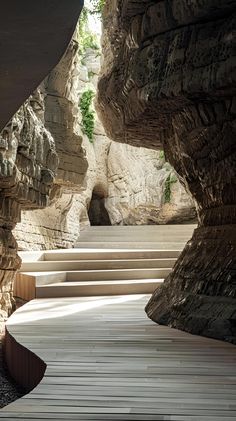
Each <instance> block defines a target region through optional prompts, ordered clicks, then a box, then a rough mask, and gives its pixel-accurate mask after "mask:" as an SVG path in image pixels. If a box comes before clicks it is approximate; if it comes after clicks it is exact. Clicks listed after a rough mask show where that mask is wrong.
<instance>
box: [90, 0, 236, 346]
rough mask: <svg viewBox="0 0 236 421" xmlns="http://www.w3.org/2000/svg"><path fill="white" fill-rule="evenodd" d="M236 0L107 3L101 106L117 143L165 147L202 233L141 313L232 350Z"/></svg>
mask: <svg viewBox="0 0 236 421" xmlns="http://www.w3.org/2000/svg"><path fill="white" fill-rule="evenodd" d="M235 10H236V2H235V1H231V0H226V1H225V0H224V1H223V0H217V1H215V0H214V1H213V0H210V1H209V0H191V1H189V2H186V1H184V0H178V1H171V2H170V1H165V0H163V1H159V2H155V3H154V2H152V1H149V0H145V1H144V0H135V1H134V0H125V1H120V0H111V1H109V2H107V3H106V6H105V10H104V37H103V50H104V57H105V60H104V62H103V66H102V76H101V80H100V82H99V85H98V86H99V95H98V107H99V113H100V118H101V120H102V122H103V125H104V127H105V129H106V133H107V134H108V136H109V137H111V138H112V139H113V140H115V141H118V142H123V143H128V144H131V145H137V146H145V147H147V148H152V149H156V150H158V149H162V148H163V149H164V153H165V156H166V158H167V160H168V161H169V162H170V164H171V165H172V166H173V167H174V168H175V170H176V172H177V173H178V175H179V178H180V180H181V182H182V183H183V184H184V185H185V186H186V188H187V189H188V191H190V193H191V195H192V197H193V198H194V201H195V203H196V206H197V213H198V221H199V226H198V228H197V229H196V230H195V232H194V234H193V237H192V239H191V240H190V241H189V242H188V244H187V245H186V247H185V249H184V251H183V253H182V254H181V256H180V258H179V260H178V261H177V263H176V265H175V267H174V269H173V271H172V273H171V274H170V275H169V276H168V278H167V279H166V280H165V282H164V285H163V286H162V287H160V288H158V290H157V291H156V292H155V293H154V295H153V297H152V298H151V300H150V302H149V303H148V305H147V307H146V311H147V314H148V316H149V317H151V318H152V319H153V320H155V321H156V322H158V323H163V324H168V325H170V326H173V327H176V328H179V329H184V330H187V331H190V332H192V333H198V334H203V335H207V336H213V337H216V338H220V339H225V340H228V341H232V342H236V271H235V268H236V225H235V223H236V194H235V192H236V188H235V187H236V186H235V184H236V182H235V180H236V166H235V158H236V155H235V154H236V150H235V146H234V145H235V140H234V139H235V112H236V111H235V96H234V95H235V60H233V40H234V36H233V33H234V30H235Z"/></svg>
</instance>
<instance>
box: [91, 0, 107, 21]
mask: <svg viewBox="0 0 236 421" xmlns="http://www.w3.org/2000/svg"><path fill="white" fill-rule="evenodd" d="M105 1H106V0H90V3H91V6H92V8H91V9H90V13H91V14H92V15H99V17H101V15H102V10H103V7H104V4H105Z"/></svg>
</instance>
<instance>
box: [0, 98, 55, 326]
mask: <svg viewBox="0 0 236 421" xmlns="http://www.w3.org/2000/svg"><path fill="white" fill-rule="evenodd" d="M43 102H44V101H43V94H42V92H41V91H40V90H37V91H36V93H35V95H34V96H31V97H30V98H29V99H28V100H27V102H26V103H25V104H24V105H23V106H22V107H21V108H20V110H19V111H18V113H17V114H16V115H15V116H14V117H13V119H12V120H11V121H10V122H9V123H8V124H7V126H6V127H5V128H4V130H3V131H2V133H1V135H0V145H1V148H0V149H1V150H0V157H1V168H0V186H1V215H0V223H1V228H0V242H1V271H0V272H1V279H0V307H1V310H0V317H3V318H4V317H6V316H7V313H8V312H10V311H11V305H12V283H13V280H14V274H15V271H16V270H17V269H18V268H19V267H20V263H21V262H20V258H19V257H18V256H17V244H16V240H15V238H14V236H13V234H12V230H13V228H14V227H15V225H16V224H17V222H18V221H19V220H20V214H21V210H22V209H31V210H32V209H35V208H42V207H45V206H47V204H48V198H49V194H50V190H51V188H52V185H53V181H54V177H55V173H56V170H57V166H58V156H57V153H56V149H55V143H54V140H53V138H52V136H51V134H50V132H49V131H48V130H47V129H46V128H45V126H44V124H43V121H42V120H43V116H44V107H43Z"/></svg>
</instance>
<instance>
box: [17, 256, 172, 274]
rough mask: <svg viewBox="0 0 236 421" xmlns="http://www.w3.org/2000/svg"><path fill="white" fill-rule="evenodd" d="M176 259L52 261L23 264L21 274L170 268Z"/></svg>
mask: <svg viewBox="0 0 236 421" xmlns="http://www.w3.org/2000/svg"><path fill="white" fill-rule="evenodd" d="M175 262H176V259H174V258H173V259H167V258H164V259H128V260H127V259H116V260H115V259H113V260H65V261H61V260H54V261H39V262H25V263H24V262H23V263H22V265H21V269H20V271H21V272H34V271H36V272H44V271H47V272H49V271H70V270H89V269H90V270H91V269H92V270H95V269H138V268H143V269H144V268H172V267H173V266H174V263H175Z"/></svg>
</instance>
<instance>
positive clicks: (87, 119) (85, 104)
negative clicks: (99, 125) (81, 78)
mask: <svg viewBox="0 0 236 421" xmlns="http://www.w3.org/2000/svg"><path fill="white" fill-rule="evenodd" d="M94 95H95V94H94V92H93V91H92V89H88V90H87V91H84V92H83V93H82V95H81V98H80V102H79V108H80V111H81V115H82V132H83V133H84V134H86V135H87V136H88V138H89V140H90V142H92V141H93V132H94V125H95V112H94V110H93V109H92V102H93V98H94Z"/></svg>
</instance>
